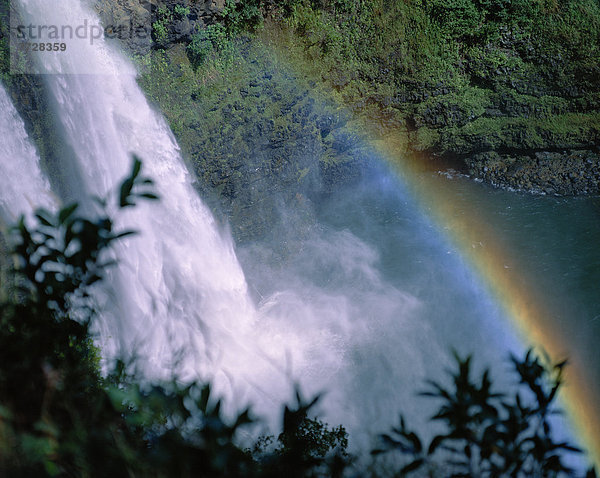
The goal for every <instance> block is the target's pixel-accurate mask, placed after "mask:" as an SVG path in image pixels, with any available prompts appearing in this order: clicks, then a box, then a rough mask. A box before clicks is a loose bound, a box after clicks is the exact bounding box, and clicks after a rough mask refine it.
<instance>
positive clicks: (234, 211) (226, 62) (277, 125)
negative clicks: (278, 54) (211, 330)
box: [140, 38, 368, 242]
mask: <svg viewBox="0 0 600 478" xmlns="http://www.w3.org/2000/svg"><path fill="white" fill-rule="evenodd" d="M224 48H227V49H228V52H227V53H226V52H223V51H221V52H212V53H216V54H211V55H210V56H209V58H208V59H207V60H206V62H205V63H204V64H203V66H202V67H201V68H196V69H195V68H194V67H193V65H192V64H191V63H190V61H189V58H188V55H187V54H186V50H185V48H184V47H183V45H176V46H173V47H171V48H169V49H168V50H166V51H164V50H157V51H155V52H153V54H152V61H151V62H150V64H149V68H148V69H147V70H146V71H145V73H143V74H142V76H141V78H140V84H141V85H142V87H143V88H144V89H145V90H146V92H147V94H148V96H149V97H150V99H151V100H153V101H154V102H155V103H156V104H157V105H158V106H159V107H160V109H161V111H163V113H164V114H165V116H166V118H167V119H168V121H169V123H170V125H171V128H172V129H173V132H174V134H175V136H176V137H177V139H178V141H179V144H180V145H181V148H182V151H183V154H184V157H185V158H186V159H187V160H188V162H189V163H190V165H191V168H192V169H193V171H194V172H195V173H196V177H197V179H198V180H197V187H198V189H199V190H200V191H201V192H202V196H203V197H204V198H206V200H208V201H209V202H210V203H211V206H212V207H213V208H214V209H216V210H220V211H221V212H223V213H225V214H226V215H227V216H228V218H229V219H230V223H231V225H232V228H233V233H234V236H235V237H236V239H237V240H238V241H241V242H244V241H248V240H252V239H255V238H258V237H262V236H264V234H265V233H269V231H270V230H271V229H273V228H274V227H276V225H277V224H279V223H282V222H284V221H285V222H287V221H290V220H293V219H292V218H290V215H291V214H292V211H293V214H296V215H299V216H304V217H305V218H309V216H310V215H311V214H312V207H311V204H312V202H313V201H315V200H316V199H318V197H319V196H320V195H322V194H328V192H330V191H331V190H332V189H333V188H335V187H339V186H340V185H341V184H342V183H345V182H351V181H354V180H356V179H357V178H358V177H359V175H360V166H361V164H362V163H364V162H365V161H367V160H368V155H367V153H366V152H365V151H363V149H362V145H363V144H364V143H363V142H362V141H361V140H360V135H359V133H358V132H357V126H356V125H355V124H353V122H352V121H350V117H349V114H348V113H347V112H346V111H345V109H343V108H339V107H336V106H335V105H333V104H332V103H330V102H329V101H327V99H326V98H325V97H324V96H322V95H320V94H319V92H318V91H317V90H316V84H315V82H311V81H310V80H306V79H304V78H301V77H298V76H297V75H295V74H294V73H293V72H292V71H290V70H289V69H288V68H286V67H285V66H284V65H281V64H279V63H278V61H277V59H276V58H275V57H274V56H273V55H272V54H271V53H270V52H269V51H267V50H265V49H264V47H262V46H261V45H260V44H259V43H257V42H253V41H252V40H250V39H249V38H238V39H237V40H231V43H228V44H227V46H226V47H224ZM299 222H303V221H299ZM304 222H306V221H304ZM308 223H310V220H309V221H308Z"/></svg>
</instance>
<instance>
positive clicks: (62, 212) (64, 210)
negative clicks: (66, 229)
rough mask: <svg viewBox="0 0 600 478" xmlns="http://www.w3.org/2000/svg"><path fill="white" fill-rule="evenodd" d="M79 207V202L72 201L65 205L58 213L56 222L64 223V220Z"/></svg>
mask: <svg viewBox="0 0 600 478" xmlns="http://www.w3.org/2000/svg"><path fill="white" fill-rule="evenodd" d="M78 207H79V204H77V203H73V204H70V205H69V206H66V207H64V208H62V209H61V210H60V212H59V213H58V222H59V224H64V223H65V221H66V220H67V219H68V218H69V217H71V215H72V214H73V213H74V212H75V210H76V209H77V208H78Z"/></svg>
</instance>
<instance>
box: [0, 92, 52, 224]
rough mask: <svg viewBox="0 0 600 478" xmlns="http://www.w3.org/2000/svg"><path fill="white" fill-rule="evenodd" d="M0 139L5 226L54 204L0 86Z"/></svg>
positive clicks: (0, 195) (0, 212)
mask: <svg viewBox="0 0 600 478" xmlns="http://www.w3.org/2000/svg"><path fill="white" fill-rule="evenodd" d="M0 138H2V140H1V141H0V217H1V218H2V219H4V221H5V222H14V221H15V220H16V219H17V218H18V217H19V216H20V215H21V214H26V215H29V214H31V212H32V211H33V210H34V209H35V208H38V207H44V208H46V209H52V208H53V207H54V205H55V200H54V198H53V197H52V195H51V192H50V184H49V183H48V180H47V179H46V177H45V176H44V175H43V173H42V171H41V169H40V158H39V156H38V154H37V151H36V150H35V148H34V146H33V145H32V144H31V142H30V141H29V138H28V136H27V132H26V131H25V124H24V123H23V120H22V119H21V117H20V116H19V114H18V113H17V110H16V109H15V107H14V106H13V104H12V102H11V100H10V98H9V96H8V93H7V92H6V90H5V89H4V86H3V85H1V84H0Z"/></svg>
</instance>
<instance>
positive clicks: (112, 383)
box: [0, 159, 596, 478]
mask: <svg viewBox="0 0 600 478" xmlns="http://www.w3.org/2000/svg"><path fill="white" fill-rule="evenodd" d="M141 172H142V165H141V163H140V161H139V160H137V159H136V160H135V161H134V162H133V167H132V170H131V174H130V175H129V177H127V178H126V179H125V180H124V181H123V183H122V185H121V187H120V188H119V190H118V191H115V196H116V201H115V203H116V208H115V207H114V206H112V204H111V202H112V201H109V200H108V199H102V200H101V199H98V200H97V201H96V202H97V204H98V205H99V207H100V211H101V212H100V214H98V215H97V217H96V218H95V219H93V220H92V219H88V218H85V217H83V216H80V215H78V206H77V204H72V205H68V206H66V207H64V208H62V209H60V210H59V211H58V212H57V213H50V212H48V211H44V210H38V211H37V212H36V221H37V222H36V223H35V224H34V225H33V226H28V225H26V223H25V221H24V220H23V219H21V220H20V222H19V223H18V224H17V225H16V226H15V227H14V228H13V229H12V236H11V244H12V245H13V247H14V248H13V256H14V262H15V268H14V270H13V273H12V279H11V280H10V281H9V283H8V285H4V286H3V289H2V300H1V301H0V473H1V474H2V475H3V476H4V475H6V476H107V475H111V476H140V477H141V476H143V477H166V476H177V477H187V476H190V477H191V476H210V477H281V476H290V477H320V476H323V477H324V476H332V477H341V476H343V474H344V470H349V471H352V472H359V473H362V472H361V471H360V470H357V469H354V470H352V467H354V466H355V465H354V464H353V461H354V460H353V458H352V457H351V456H350V455H348V453H347V452H346V447H347V445H348V435H347V433H346V431H345V430H344V428H343V427H342V426H338V427H336V428H329V426H328V425H327V424H325V423H324V422H322V421H321V420H320V419H319V418H317V417H314V416H311V410H312V408H313V407H314V405H315V404H316V403H317V401H318V399H319V398H318V397H315V398H313V399H311V400H308V401H307V400H304V399H303V398H302V397H301V395H300V393H299V392H298V391H297V392H296V403H295V404H293V405H291V406H290V405H288V406H285V407H284V408H283V424H282V430H281V432H280V433H279V434H278V436H277V439H275V437H274V436H262V437H259V438H258V439H257V440H256V441H255V442H254V443H250V444H248V443H243V442H240V438H239V432H240V431H241V430H250V429H249V427H250V426H251V425H252V423H253V419H252V418H251V412H250V410H244V411H241V412H240V413H238V414H237V415H236V416H235V417H234V418H233V419H231V420H228V419H226V418H224V416H223V414H222V412H221V406H222V402H221V400H220V399H218V398H215V397H213V396H212V394H211V386H210V384H203V383H197V382H192V383H189V382H187V383H184V382H180V381H177V380H176V379H173V380H171V381H169V382H164V383H147V382H144V383H142V382H141V381H140V378H139V377H136V376H135V375H132V374H130V373H128V370H130V369H131V368H132V366H133V364H125V363H123V362H119V361H117V363H116V364H115V366H114V368H113V369H112V371H111V372H110V373H108V374H107V375H106V376H101V374H100V372H99V353H100V352H99V350H98V349H97V348H96V347H95V346H94V344H93V340H92V339H93V337H92V335H91V333H90V328H89V326H90V322H91V321H92V320H93V319H94V317H95V316H96V315H97V314H98V313H101V311H97V310H96V308H95V305H94V301H93V297H92V296H91V295H90V286H92V285H93V284H95V283H97V282H99V281H102V280H103V277H104V274H105V272H106V270H107V269H108V268H109V267H114V266H115V264H114V263H112V262H110V261H107V258H108V254H107V251H108V250H109V249H110V247H111V245H112V244H113V243H114V242H115V241H118V240H122V239H123V238H125V237H127V236H130V235H131V234H134V232H132V231H127V230H125V231H116V230H114V222H113V218H112V214H117V213H118V212H119V211H121V210H122V209H124V208H128V207H134V206H135V205H136V203H137V202H138V201H139V200H156V199H157V197H156V195H155V194H154V192H153V190H152V180H151V179H149V178H144V177H143V176H142V175H141ZM111 211H113V212H112V213H111ZM511 360H512V363H513V366H514V369H515V370H516V372H517V375H518V378H519V382H518V384H517V385H516V386H515V387H514V390H513V391H510V392H505V393H503V394H499V393H497V392H496V391H495V390H494V385H493V382H492V379H491V378H490V377H489V374H488V372H487V371H486V372H484V373H483V374H482V376H481V378H479V379H477V380H473V379H472V378H471V361H470V358H467V359H466V360H462V359H460V358H459V357H458V356H456V362H457V366H458V370H457V372H455V373H452V375H451V378H452V381H451V387H450V388H446V387H444V385H441V384H438V383H435V382H429V390H428V391H426V392H424V393H422V395H424V396H427V397H433V398H436V399H439V400H442V405H441V407H440V409H439V411H438V413H437V414H436V415H435V416H434V417H433V418H432V419H433V420H437V421H442V422H443V423H444V424H445V426H446V431H445V432H444V433H443V434H441V435H438V436H436V437H434V438H433V440H432V441H431V443H430V445H429V446H428V447H427V448H425V447H424V445H423V441H422V440H421V438H419V436H418V435H417V434H416V433H414V432H412V431H410V430H408V429H407V427H406V424H405V421H404V419H403V418H401V420H400V426H399V427H395V428H393V429H392V432H391V433H390V434H382V435H381V436H380V441H381V447H379V448H377V449H376V450H373V451H372V454H373V455H374V456H381V455H382V454H385V455H388V454H393V453H396V452H399V453H400V454H401V455H407V457H408V461H407V460H406V459H400V461H394V462H393V463H394V464H395V465H394V466H395V467H396V469H398V470H399V475H398V474H397V473H394V476H404V475H406V474H408V473H410V472H413V471H415V470H417V469H425V470H428V471H427V472H428V473H429V474H430V475H429V476H437V477H442V476H444V477H446V476H447V477H457V476H462V477H472V478H475V477H479V478H481V477H488V476H489V477H499V476H513V477H524V478H525V477H528V478H529V477H540V478H541V477H560V476H567V475H568V473H569V470H568V469H567V467H566V466H565V465H564V454H565V452H571V453H579V450H578V449H577V448H575V447H574V446H572V445H570V444H568V443H562V442H557V441H555V440H554V438H553V433H552V421H551V420H550V416H551V415H552V414H554V413H556V410H555V407H554V402H555V401H556V398H557V394H558V391H559V388H560V386H561V384H562V379H561V372H562V370H563V368H564V366H565V362H561V363H559V364H554V365H552V364H549V362H548V361H547V360H545V361H542V360H540V359H538V358H536V357H534V356H533V354H531V352H529V353H527V355H526V356H525V358H524V359H523V360H519V359H517V358H515V357H513V358H512V359H511ZM439 450H446V453H445V454H441V455H440V456H437V455H436V453H437V452H438V451H439ZM376 460H378V458H377V459H376ZM384 469H385V468H384V467H380V468H378V462H377V461H376V462H375V463H374V465H373V466H372V467H371V470H372V471H371V475H372V476H384V474H383V471H381V473H380V472H378V471H377V470H384ZM586 476H587V477H588V478H592V477H595V476H596V475H595V472H594V471H593V470H590V471H589V472H588V474H587V475H586Z"/></svg>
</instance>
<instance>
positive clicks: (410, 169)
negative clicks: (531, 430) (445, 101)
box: [374, 135, 600, 466]
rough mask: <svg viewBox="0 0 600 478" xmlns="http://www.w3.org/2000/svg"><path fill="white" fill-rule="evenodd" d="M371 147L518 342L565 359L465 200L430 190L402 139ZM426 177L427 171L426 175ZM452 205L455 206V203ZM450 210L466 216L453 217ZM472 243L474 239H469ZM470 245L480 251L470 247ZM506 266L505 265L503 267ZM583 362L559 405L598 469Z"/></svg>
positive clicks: (570, 371) (594, 407) (599, 421)
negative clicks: (462, 260) (508, 324)
mask: <svg viewBox="0 0 600 478" xmlns="http://www.w3.org/2000/svg"><path fill="white" fill-rule="evenodd" d="M374 143H375V144H374V146H375V148H376V149H377V151H378V152H379V153H380V155H381V156H382V157H383V158H384V159H385V161H387V162H388V163H389V165H390V166H391V167H392V169H393V170H395V172H396V173H397V175H398V176H399V177H400V178H401V180H403V182H404V183H405V184H406V186H407V187H408V189H409V190H410V192H411V193H412V195H413V197H414V198H415V200H416V202H417V204H418V205H419V206H420V207H421V208H422V209H423V212H424V213H425V214H426V215H428V216H429V217H430V218H431V219H432V220H433V221H434V222H435V223H436V224H437V225H438V226H439V230H440V231H444V232H445V233H446V235H447V237H448V239H449V240H450V242H451V243H452V244H453V245H455V247H456V248H457V249H458V250H459V251H460V253H461V256H462V257H463V258H465V259H466V260H467V262H468V263H469V264H470V266H471V269H472V270H473V272H474V273H475V274H476V275H477V276H478V277H479V278H480V280H481V281H482V282H483V283H484V284H485V286H486V288H487V290H488V291H489V293H490V294H491V295H492V297H494V298H495V299H496V301H497V302H498V303H499V304H500V306H501V308H502V309H503V310H504V312H505V314H506V315H507V316H508V318H509V319H510V320H511V322H512V324H511V325H512V327H513V328H514V329H515V330H516V331H517V333H518V334H519V335H520V338H521V339H522V342H523V343H527V344H532V345H534V346H536V347H541V348H543V349H544V350H545V351H546V352H547V353H548V354H549V355H550V357H552V358H553V359H554V360H557V359H561V358H563V357H566V356H567V355H568V351H567V346H566V344H564V343H563V341H562V340H561V337H560V334H559V333H558V332H557V331H556V329H555V328H553V327H551V326H550V325H551V324H549V321H548V317H551V315H552V314H551V313H550V311H548V310H546V308H545V306H544V305H543V302H542V300H541V298H539V297H536V294H535V293H534V292H533V291H532V290H531V287H530V285H529V284H528V281H527V280H526V279H525V274H524V273H523V271H519V269H518V264H514V262H512V261H510V257H511V255H510V252H509V250H508V249H507V248H505V247H503V245H502V243H501V241H499V239H498V235H497V234H494V231H493V230H491V228H489V226H487V225H486V221H485V220H484V218H483V217H480V213H479V212H478V211H477V210H476V209H475V208H474V207H473V206H472V204H470V203H469V202H468V201H467V200H465V199H462V201H461V198H458V197H457V196H456V195H454V194H450V193H449V192H448V191H445V190H443V189H440V188H437V187H434V183H433V181H432V180H431V178H432V174H422V173H423V172H424V171H425V169H427V167H426V166H424V165H423V163H422V162H421V163H420V164H419V161H415V160H410V159H406V155H405V154H403V153H404V151H405V150H406V146H405V142H403V140H402V139H400V140H398V138H394V136H393V135H391V136H389V137H387V138H386V139H384V140H382V141H375V142H374ZM429 172H430V173H431V172H433V171H431V170H430V171H429ZM458 201H461V202H460V204H458ZM456 210H460V211H468V212H469V213H468V214H460V215H457V214H456V213H455V211H456ZM475 238H476V239H475ZM473 241H477V243H478V244H483V247H473ZM508 264H510V265H508ZM585 365H586V364H585V363H577V362H576V361H571V360H570V363H569V365H568V366H567V367H566V368H565V371H564V382H565V384H564V386H563V388H562V406H563V408H566V412H567V416H568V417H569V419H570V421H571V424H572V425H573V426H574V428H575V430H574V431H575V432H576V433H577V435H578V436H577V439H578V441H579V442H580V443H582V444H583V445H584V446H585V448H586V451H587V454H588V455H587V457H588V460H589V461H590V462H591V463H592V464H596V466H598V465H600V413H599V412H598V402H597V400H596V398H597V391H596V390H594V389H593V386H591V385H590V384H592V383H593V379H592V378H591V377H588V376H587V375H586V370H587V367H586V366H585Z"/></svg>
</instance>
